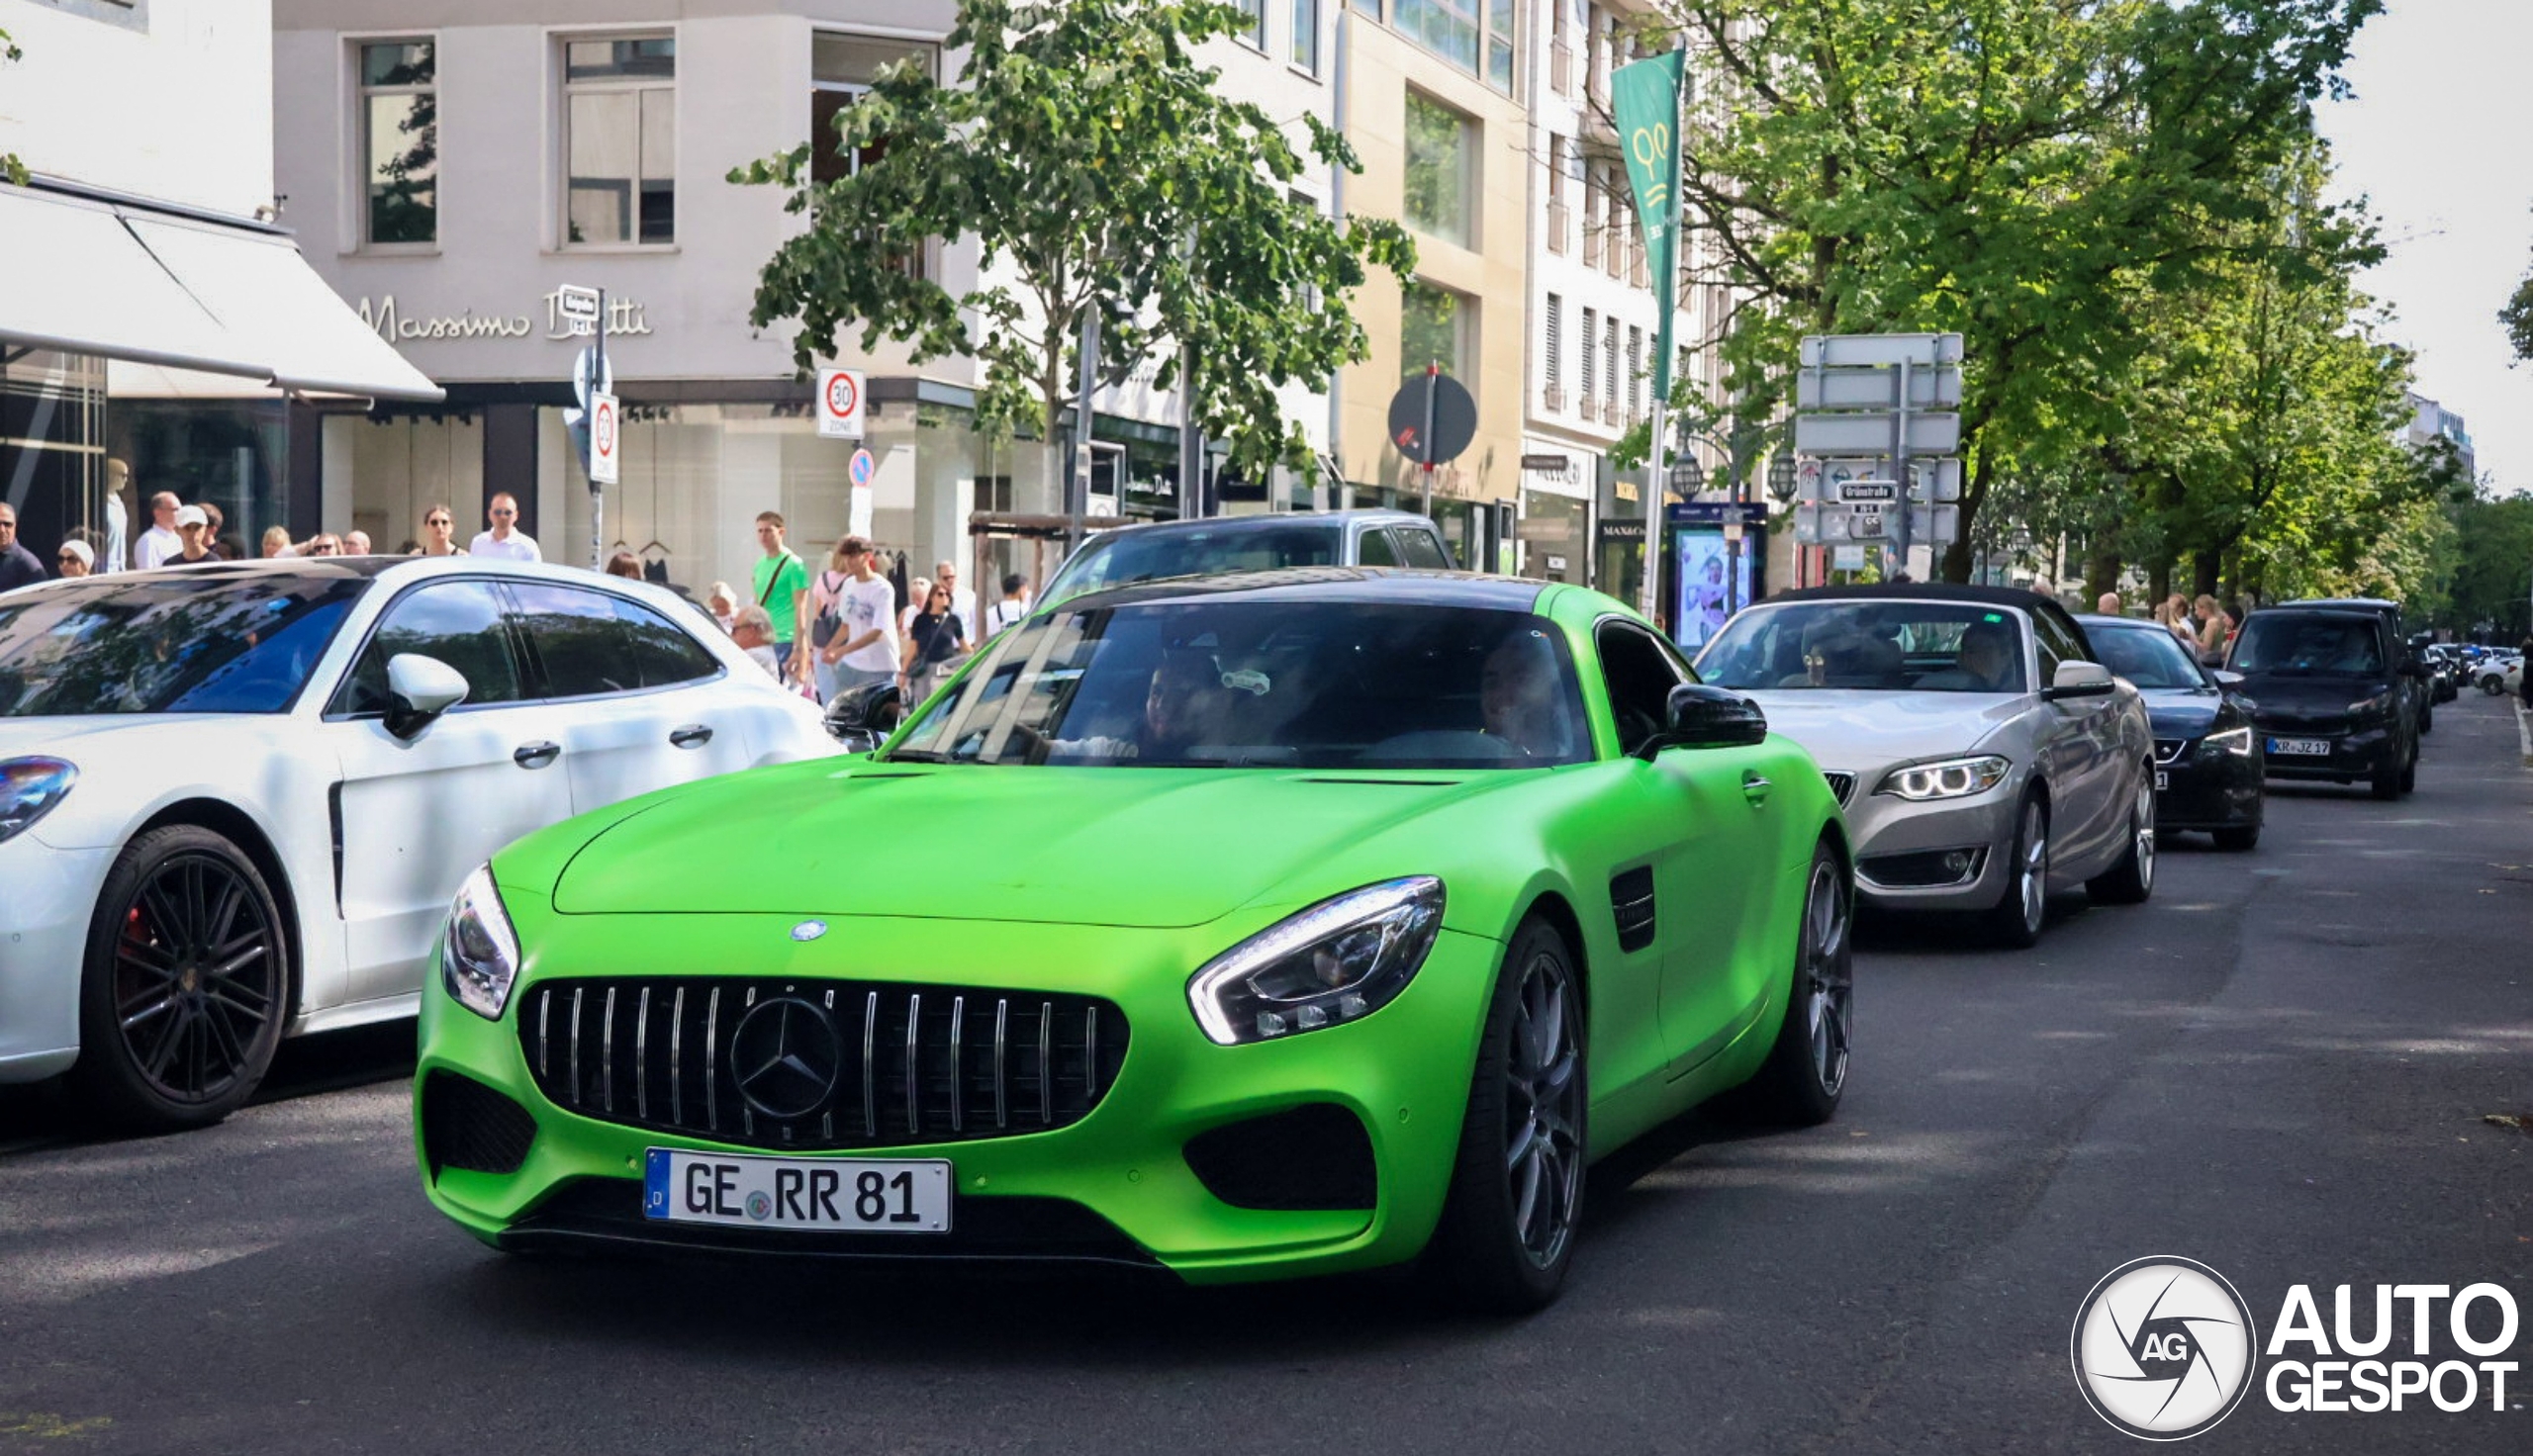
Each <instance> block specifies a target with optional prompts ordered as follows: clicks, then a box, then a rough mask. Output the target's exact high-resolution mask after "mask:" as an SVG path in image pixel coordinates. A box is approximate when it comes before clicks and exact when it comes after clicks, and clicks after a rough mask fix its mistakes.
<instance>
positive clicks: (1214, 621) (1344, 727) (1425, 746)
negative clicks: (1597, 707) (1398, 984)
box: [888, 598, 1592, 828]
mask: <svg viewBox="0 0 2533 1456" xmlns="http://www.w3.org/2000/svg"><path fill="white" fill-rule="evenodd" d="M1591 754H1592V746H1591V735H1590V731H1589V730H1588V729H1587V728H1586V726H1585V719H1584V714H1583V703H1582V697H1581V693H1580V692H1579V690H1578V689H1577V687H1576V683H1575V674H1574V663H1573V660H1572V658H1571V656H1570V655H1569V654H1568V652H1567V650H1566V646H1565V641H1564V637H1563V634H1562V633H1561V632H1559V631H1558V629H1557V628H1556V627H1555V626H1554V625H1553V624H1552V623H1550V622H1548V620H1547V619H1545V618H1543V617H1537V616H1533V615H1531V614H1529V613H1527V612H1515V611H1502V610H1490V609H1485V608H1474V607H1450V606H1430V605H1411V604H1403V603H1402V604H1388V603H1378V602H1363V601H1342V602H1336V601H1316V602H1315V601H1295V600H1292V599H1290V598H1285V599H1282V600H1277V601H1197V602H1188V601H1184V600H1181V601H1169V602H1146V603H1128V604H1125V605H1120V606H1110V607H1103V608H1098V609H1094V610H1084V611H1055V612H1050V613H1047V614H1045V615H1043V616H1040V617H1037V618H1035V619H1033V620H1031V621H1029V622H1027V623H1025V624H1023V625H1022V626H1021V627H1020V628H1019V629H1018V630H1016V631H1013V632H1009V633H1006V634H1005V635H1004V636H1003V637H1002V638H1001V639H1000V641H998V642H997V643H996V644H995V645H994V646H993V647H992V648H990V649H989V650H988V651H987V654H986V658H985V661H984V662H982V663H980V664H979V665H978V666H977V668H976V669H975V670H974V671H972V672H971V673H970V674H969V675H968V676H967V678H966V679H965V680H964V681H963V682H962V683H961V684H960V686H959V689H958V690H957V691H956V692H953V693H950V694H948V695H946V696H944V697H942V698H941V699H939V700H938V701H936V702H934V703H933V704H932V705H931V707H930V708H929V709H928V710H926V711H925V712H923V713H922V714H921V715H920V716H919V717H917V718H916V719H915V720H914V722H913V723H912V724H910V725H909V726H908V727H907V728H906V730H905V731H904V732H903V733H902V734H901V735H899V737H898V738H897V740H896V742H895V744H894V745H893V746H892V747H891V750H890V752H889V754H888V757H890V758H891V759H894V760H914V761H924V760H931V761H946V762H953V763H973V764H1050V765H1058V764H1069V765H1085V766H1104V767H1140V768H1188V767H1208V768H1211V767H1233V768H1305V769H1528V768H1539V767H1545V766H1548V765H1555V764H1571V763H1577V762H1580V761H1582V760H1585V759H1588V758H1590V757H1591ZM1228 827H1229V826H1226V828H1228Z"/></svg>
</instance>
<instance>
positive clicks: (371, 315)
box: [353, 289, 651, 344]
mask: <svg viewBox="0 0 2533 1456" xmlns="http://www.w3.org/2000/svg"><path fill="white" fill-rule="evenodd" d="M541 305H542V310H543V315H544V317H543V318H542V319H539V318H537V317H536V316H535V315H531V314H488V313H481V312H478V311H476V310H474V309H465V310H461V311H460V312H458V313H455V314H415V313H408V312H406V311H405V310H404V308H402V307H401V306H400V305H398V303H397V302H396V295H394V294H392V293H391V294H382V295H380V296H379V297H378V298H376V299H371V298H368V297H366V296H364V297H362V298H360V299H358V300H355V301H354V303H353V307H354V308H355V309H357V310H358V311H359V312H360V321H361V322H363V323H365V324H367V325H368V326H369V327H371V328H373V329H376V330H377V331H378V336H379V337H380V338H383V339H385V340H387V341H388V342H389V343H391V344H398V343H407V342H412V341H417V340H427V339H478V338H490V339H537V338H548V339H564V338H570V337H571V336H572V327H571V321H570V320H569V319H567V318H564V317H563V296H562V291H561V290H560V289H557V290H555V291H554V292H552V293H549V294H547V295H545V297H544V299H543V300H541ZM540 323H541V324H542V327H541V328H540V327H539V325H540ZM607 331H608V334H609V336H610V337H613V336H617V335H626V334H640V333H649V332H650V331H651V325H650V322H649V320H648V319H647V318H644V317H643V305H642V303H641V302H640V301H639V300H637V299H627V298H610V299H609V300H608V301H607Z"/></svg>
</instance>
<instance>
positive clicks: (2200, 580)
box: [2191, 551, 2225, 596]
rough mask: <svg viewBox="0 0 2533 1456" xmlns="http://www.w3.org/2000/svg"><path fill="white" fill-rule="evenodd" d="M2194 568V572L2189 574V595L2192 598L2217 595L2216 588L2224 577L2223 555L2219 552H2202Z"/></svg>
mask: <svg viewBox="0 0 2533 1456" xmlns="http://www.w3.org/2000/svg"><path fill="white" fill-rule="evenodd" d="M2194 566H2195V570H2193V571H2192V573H2191V577H2192V582H2191V594H2192V595H2193V596H2215V595H2218V594H2219V593H2218V592H2217V591H2216V588H2217V585H2218V584H2219V583H2220V582H2222V581H2223V580H2224V575H2225V558H2224V555H2223V554H2222V553H2221V552H2215V551H2202V552H2201V553H2199V560H2198V561H2197V562H2196V563H2194Z"/></svg>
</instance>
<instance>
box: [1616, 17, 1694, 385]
mask: <svg viewBox="0 0 2533 1456" xmlns="http://www.w3.org/2000/svg"><path fill="white" fill-rule="evenodd" d="M1685 59H1686V57H1685V56H1683V55H1682V54H1681V52H1679V51H1677V50H1671V51H1665V52H1664V53H1662V54H1660V55H1649V56H1646V57H1645V58H1644V59H1642V60H1639V61H1634V62H1631V63H1629V64H1627V65H1623V66H1620V67H1619V68H1618V69H1617V70H1614V71H1612V72H1610V109H1611V111H1612V112H1613V113H1615V114H1616V115H1617V117H1618V127H1619V149H1620V150H1621V151H1623V152H1625V153H1626V154H1627V175H1628V180H1629V181H1630V182H1633V183H1634V184H1635V185H1636V215H1637V217H1638V219H1639V220H1640V221H1642V223H1643V224H1644V247H1645V253H1646V257H1645V261H1646V262H1647V263H1648V264H1650V265H1651V267H1652V270H1653V296H1654V300H1655V302H1656V303H1658V304H1659V305H1660V306H1661V308H1662V318H1663V323H1664V328H1663V332H1664V333H1665V334H1668V332H1669V331H1670V330H1669V322H1670V316H1671V244H1672V240H1673V238H1672V234H1673V232H1674V231H1675V230H1676V227H1677V224H1678V220H1679V208H1680V199H1679V187H1680V137H1679V126H1680V79H1681V74H1682V66H1683V63H1684V61H1685ZM1664 362H1665V363H1666V364H1667V363H1668V359H1667V356H1666V358H1665V359H1664ZM1663 372H1664V373H1666V374H1667V373H1668V372H1669V371H1668V370H1667V369H1665V370H1664V371H1663Z"/></svg>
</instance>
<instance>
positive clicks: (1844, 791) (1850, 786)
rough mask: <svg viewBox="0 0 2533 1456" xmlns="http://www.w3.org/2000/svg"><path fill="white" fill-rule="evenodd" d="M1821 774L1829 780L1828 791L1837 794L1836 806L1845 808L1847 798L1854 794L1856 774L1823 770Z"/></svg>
mask: <svg viewBox="0 0 2533 1456" xmlns="http://www.w3.org/2000/svg"><path fill="white" fill-rule="evenodd" d="M1821 776H1822V777H1824V778H1826V779H1828V780H1829V792H1830V793H1832V794H1834V795H1836V796H1837V800H1838V807H1839V808H1841V809H1843V808H1845V807H1846V806H1847V800H1848V799H1850V798H1852V797H1854V795H1855V791H1856V775H1854V774H1832V773H1829V771H1827V770H1824V771H1822V774H1821Z"/></svg>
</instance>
